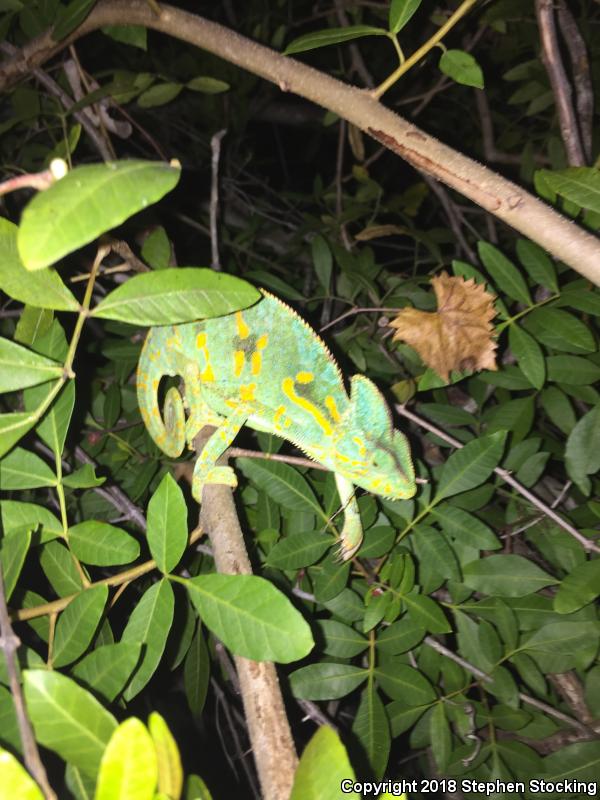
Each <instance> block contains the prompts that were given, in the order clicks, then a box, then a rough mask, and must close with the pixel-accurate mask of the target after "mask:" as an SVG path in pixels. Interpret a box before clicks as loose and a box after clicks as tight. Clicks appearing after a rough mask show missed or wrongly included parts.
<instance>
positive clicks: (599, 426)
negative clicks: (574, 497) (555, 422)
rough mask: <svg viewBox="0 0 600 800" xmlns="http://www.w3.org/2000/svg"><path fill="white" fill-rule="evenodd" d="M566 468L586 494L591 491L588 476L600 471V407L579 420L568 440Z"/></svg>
mask: <svg viewBox="0 0 600 800" xmlns="http://www.w3.org/2000/svg"><path fill="white" fill-rule="evenodd" d="M565 467H566V468H567V473H568V475H569V477H570V478H571V480H572V481H573V482H574V483H576V484H577V486H578V487H579V488H580V489H581V491H582V492H583V493H584V494H589V493H590V491H591V482H590V480H589V478H588V475H593V474H595V473H596V472H598V470H599V469H600V407H599V406H596V407H595V408H592V409H591V410H590V411H588V412H587V414H584V416H583V417H581V419H580V420H579V422H578V423H577V425H575V427H574V428H573V430H572V431H571V433H570V434H569V438H568V439H567V445H566V448H565Z"/></svg>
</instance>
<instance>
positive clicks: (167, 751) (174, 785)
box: [148, 711, 183, 798]
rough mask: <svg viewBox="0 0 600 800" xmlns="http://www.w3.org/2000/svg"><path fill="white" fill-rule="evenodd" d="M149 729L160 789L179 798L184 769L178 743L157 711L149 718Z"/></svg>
mask: <svg viewBox="0 0 600 800" xmlns="http://www.w3.org/2000/svg"><path fill="white" fill-rule="evenodd" d="M148 730H149V731H150V735H151V736H152V741H153V742H154V748H155V750H156V757H157V761H158V791H159V792H160V793H161V794H162V795H164V796H165V798H171V797H172V798H178V797H180V796H181V790H182V788H183V770H182V768H181V757H180V755H179V750H178V749H177V743H176V742H175V739H174V738H173V734H172V733H171V731H170V730H169V727H168V725H167V723H166V722H165V720H164V718H163V717H161V715H160V714H159V713H158V712H156V711H153V712H152V713H151V714H150V717H149V718H148Z"/></svg>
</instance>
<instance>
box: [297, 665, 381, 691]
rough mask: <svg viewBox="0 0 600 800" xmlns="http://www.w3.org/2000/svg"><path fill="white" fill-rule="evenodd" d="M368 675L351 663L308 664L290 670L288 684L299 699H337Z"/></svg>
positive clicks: (354, 687)
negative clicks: (292, 670) (293, 670)
mask: <svg viewBox="0 0 600 800" xmlns="http://www.w3.org/2000/svg"><path fill="white" fill-rule="evenodd" d="M367 676H368V671H367V670H366V669H362V668H361V667H354V666H352V665H351V664H334V663H332V662H327V663H324V664H309V665H308V666H307V667H300V669H297V670H296V671H295V672H292V674H291V675H290V676H289V677H290V686H291V688H292V692H293V694H294V697H298V698H300V699H301V700H337V699H338V698H339V697H345V696H346V695H347V694H350V692H352V691H353V690H354V689H356V687H357V686H360V684H361V683H363V682H364V681H365V680H366V679H367Z"/></svg>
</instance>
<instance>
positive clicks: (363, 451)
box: [352, 436, 367, 457]
mask: <svg viewBox="0 0 600 800" xmlns="http://www.w3.org/2000/svg"><path fill="white" fill-rule="evenodd" d="M352 441H353V442H354V443H355V444H356V445H358V452H359V454H360V455H361V456H363V457H364V456H365V455H366V454H367V451H366V448H365V443H364V442H363V440H362V439H361V438H360V437H358V436H353V437H352Z"/></svg>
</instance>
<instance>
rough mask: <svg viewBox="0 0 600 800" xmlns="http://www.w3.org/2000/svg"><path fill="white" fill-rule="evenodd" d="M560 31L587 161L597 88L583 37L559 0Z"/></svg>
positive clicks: (590, 145) (569, 11)
mask: <svg viewBox="0 0 600 800" xmlns="http://www.w3.org/2000/svg"><path fill="white" fill-rule="evenodd" d="M558 22H559V27H560V32H561V33H562V37H563V39H564V41H565V44H566V45H567V50H568V51H569V57H570V59H571V69H572V72H573V86H574V88H575V102H576V104H577V122H578V124H579V132H580V134H581V142H582V146H583V151H584V155H585V158H586V160H587V163H588V164H589V163H590V162H591V160H592V130H593V121H594V87H593V85H592V77H591V75H590V61H589V58H588V54H587V49H586V46H585V42H584V40H583V36H582V35H581V33H580V32H579V28H578V27H577V23H576V22H575V18H574V17H573V14H572V13H571V10H570V8H569V7H568V5H567V4H566V3H565V0H558Z"/></svg>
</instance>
